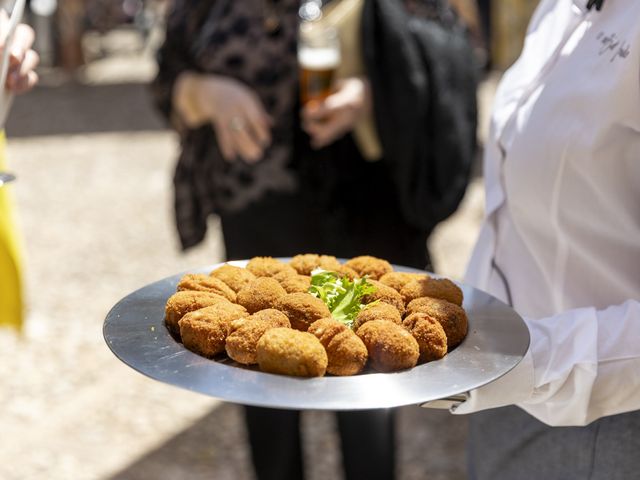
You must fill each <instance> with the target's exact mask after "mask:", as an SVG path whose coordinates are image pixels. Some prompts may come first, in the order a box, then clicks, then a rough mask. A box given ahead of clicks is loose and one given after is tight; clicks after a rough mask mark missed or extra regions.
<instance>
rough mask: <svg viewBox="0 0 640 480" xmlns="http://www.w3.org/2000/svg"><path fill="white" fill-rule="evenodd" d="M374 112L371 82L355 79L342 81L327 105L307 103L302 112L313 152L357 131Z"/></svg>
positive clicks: (330, 96) (324, 102) (325, 102)
mask: <svg viewBox="0 0 640 480" xmlns="http://www.w3.org/2000/svg"><path fill="white" fill-rule="evenodd" d="M370 109H371V94H370V87H369V81H368V80H367V79H365V78H360V77H351V78H346V79H344V80H339V81H338V82H337V84H336V91H335V92H334V93H332V94H331V95H329V96H328V97H327V98H326V99H325V100H324V101H320V102H315V101H311V102H309V103H307V104H306V105H305V106H304V107H303V109H302V128H303V129H304V130H305V131H306V132H307V133H308V134H309V136H310V137H311V146H312V147H313V148H322V147H325V146H327V145H329V144H331V143H333V142H334V141H335V140H337V139H338V138H340V137H341V136H343V135H344V134H345V133H347V132H350V131H351V130H353V128H354V126H355V124H356V122H357V121H358V120H359V119H360V118H361V117H362V116H363V115H364V114H365V113H367V112H369V111H370Z"/></svg>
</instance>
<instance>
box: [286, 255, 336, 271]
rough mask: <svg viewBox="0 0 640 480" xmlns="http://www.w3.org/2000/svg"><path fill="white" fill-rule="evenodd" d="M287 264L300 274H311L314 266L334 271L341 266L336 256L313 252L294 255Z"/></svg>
mask: <svg viewBox="0 0 640 480" xmlns="http://www.w3.org/2000/svg"><path fill="white" fill-rule="evenodd" d="M289 265H291V266H292V267H293V268H295V269H296V271H297V272H298V273H299V274H301V275H311V272H312V271H313V270H315V269H316V268H322V269H323V270H329V271H332V272H334V271H336V269H338V268H340V266H341V264H340V262H339V261H338V259H337V258H336V257H334V256H332V255H317V254H315V253H305V254H302V255H296V256H295V257H293V258H292V259H291V261H290V262H289Z"/></svg>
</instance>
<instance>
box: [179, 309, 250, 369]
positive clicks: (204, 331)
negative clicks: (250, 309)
mask: <svg viewBox="0 0 640 480" xmlns="http://www.w3.org/2000/svg"><path fill="white" fill-rule="evenodd" d="M247 315H249V314H248V313H247V311H246V310H245V309H244V308H243V307H241V306H240V305H234V304H229V305H225V304H220V305H213V306H210V307H205V308H201V309H200V310H195V311H193V312H189V313H187V314H185V315H184V316H183V317H182V318H181V319H180V321H179V322H178V326H179V328H180V336H181V338H182V343H183V344H184V346H185V348H186V349H188V350H191V351H192V352H194V353H197V354H198V355H202V356H203V357H207V358H211V357H213V356H215V355H218V354H219V353H222V352H224V345H225V341H226V339H227V337H228V335H229V334H230V333H231V330H232V327H231V325H232V322H233V321H234V320H236V319H237V318H242V317H245V316H247Z"/></svg>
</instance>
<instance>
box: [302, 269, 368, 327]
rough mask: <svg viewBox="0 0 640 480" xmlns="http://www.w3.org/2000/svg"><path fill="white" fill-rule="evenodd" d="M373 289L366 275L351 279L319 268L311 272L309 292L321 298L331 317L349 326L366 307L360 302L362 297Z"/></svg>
mask: <svg viewBox="0 0 640 480" xmlns="http://www.w3.org/2000/svg"><path fill="white" fill-rule="evenodd" d="M375 290H376V287H375V286H374V285H373V284H371V283H369V282H368V281H367V277H363V278H359V279H356V280H351V279H350V278H349V277H346V276H342V277H341V276H340V274H338V273H336V272H331V271H328V270H323V269H320V268H317V269H315V270H314V271H313V272H311V286H310V287H309V293H310V294H311V295H314V296H315V297H318V298H319V299H320V300H322V301H323V302H324V303H325V304H326V305H327V307H329V311H330V312H331V315H332V316H333V318H335V319H336V320H338V321H339V322H342V323H344V324H345V325H346V326H348V327H349V328H353V321H354V320H355V318H356V316H357V315H358V313H360V311H362V310H363V309H364V308H366V307H367V305H365V304H363V303H362V297H364V296H365V295H369V294H372V293H373V292H375Z"/></svg>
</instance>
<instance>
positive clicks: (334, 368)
mask: <svg viewBox="0 0 640 480" xmlns="http://www.w3.org/2000/svg"><path fill="white" fill-rule="evenodd" d="M308 331H309V333H312V334H313V335H315V336H316V337H317V338H318V340H320V343H322V346H323V347H324V349H325V351H326V352H327V358H328V361H329V363H328V364H327V373H330V374H332V375H341V376H346V375H356V374H358V373H360V372H361V371H362V369H363V368H364V366H365V364H366V363H367V358H368V353H367V347H365V346H364V343H362V340H360V338H359V337H358V336H357V335H356V334H355V333H354V332H353V330H351V329H350V328H349V327H347V326H346V325H345V324H343V323H340V322H338V321H337V320H334V319H333V318H322V319H320V320H317V321H315V322H313V323H312V324H311V326H310V327H309V330H308Z"/></svg>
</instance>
